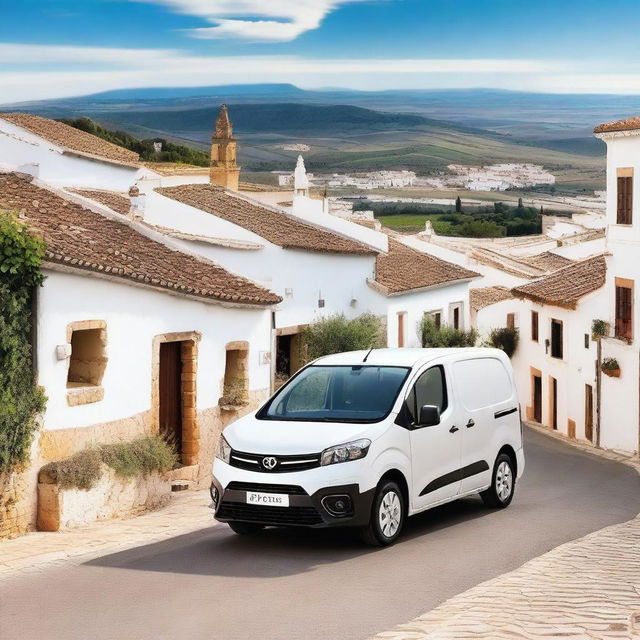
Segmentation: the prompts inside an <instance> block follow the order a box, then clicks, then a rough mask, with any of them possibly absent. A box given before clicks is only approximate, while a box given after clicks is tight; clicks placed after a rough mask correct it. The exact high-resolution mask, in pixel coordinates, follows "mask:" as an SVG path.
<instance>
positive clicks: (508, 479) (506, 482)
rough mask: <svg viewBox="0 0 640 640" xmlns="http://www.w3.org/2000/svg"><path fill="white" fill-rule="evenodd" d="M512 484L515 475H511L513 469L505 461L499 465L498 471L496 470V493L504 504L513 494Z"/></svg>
mask: <svg viewBox="0 0 640 640" xmlns="http://www.w3.org/2000/svg"><path fill="white" fill-rule="evenodd" d="M512 483H513V474H512V473H511V467H510V466H509V465H508V464H507V462H505V461H503V462H501V463H500V464H499V465H498V469H497V470H496V493H497V494H498V498H500V500H501V501H502V502H504V501H505V500H506V499H507V498H508V497H509V495H510V494H511V486H512Z"/></svg>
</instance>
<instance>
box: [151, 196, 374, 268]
mask: <svg viewBox="0 0 640 640" xmlns="http://www.w3.org/2000/svg"><path fill="white" fill-rule="evenodd" d="M156 191H157V192H158V193H160V194H161V195H163V196H166V197H167V198H172V199H173V200H177V201H178V202H182V203H183V204H187V205H190V206H192V207H195V208H196V209H201V210H202V211H206V212H208V213H212V214H213V215H215V216H217V217H218V218H222V219H224V220H227V221H229V222H232V223H233V224H236V225H238V226H240V227H243V228H244V229H247V230H249V231H251V232H253V233H255V234H257V235H259V236H261V237H262V238H264V239H265V240H268V241H269V242H271V243H273V244H276V245H278V246H280V247H283V248H285V249H305V250H307V251H320V252H324V253H351V254H362V255H366V254H374V253H376V252H375V251H374V250H373V249H371V248H369V247H367V246H366V245H364V244H361V243H359V242H356V241H355V240H351V239H350V238H345V237H343V236H339V235H338V234H336V233H332V232H331V231H325V230H324V229H318V228H317V227H314V226H312V225H310V224H307V223H305V222H303V221H301V220H297V219H295V218H292V217H291V216H288V215H286V214H285V213H280V212H279V211H276V210H275V209H270V208H268V207H263V206H262V205H260V204H257V203H253V202H250V201H248V200H245V199H244V198H241V197H239V196H234V195H231V194H230V193H229V192H228V191H225V190H224V189H223V188H221V187H216V186H214V185H210V184H185V185H180V186H177V187H161V188H159V189H156Z"/></svg>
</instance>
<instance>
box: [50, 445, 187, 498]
mask: <svg viewBox="0 0 640 640" xmlns="http://www.w3.org/2000/svg"><path fill="white" fill-rule="evenodd" d="M177 461H178V456H177V454H176V452H175V450H174V448H173V447H172V446H171V445H170V444H168V443H167V442H166V441H165V440H164V439H163V438H162V437H161V436H149V437H145V438H138V439H136V440H132V441H131V442H117V443H115V444H103V445H100V446H98V447H95V448H91V449H84V450H83V451H80V452H78V453H76V454H75V455H73V456H71V457H70V458H66V459H65V460H57V461H55V462H50V463H49V464H46V465H45V466H44V467H42V469H41V472H44V473H47V474H48V475H49V476H50V478H51V479H52V480H53V481H54V482H55V483H57V484H58V485H59V486H60V488H61V489H84V490H88V489H91V488H93V487H94V486H95V485H96V483H97V482H98V480H99V479H100V476H101V475H102V472H101V466H102V464H103V463H104V464H106V465H107V466H109V467H111V468H112V469H113V470H114V471H115V472H116V474H118V475H119V476H123V477H125V478H129V477H132V476H138V475H146V474H148V473H152V472H153V471H160V472H165V471H169V470H170V469H172V468H173V467H174V466H175V464H176V462H177Z"/></svg>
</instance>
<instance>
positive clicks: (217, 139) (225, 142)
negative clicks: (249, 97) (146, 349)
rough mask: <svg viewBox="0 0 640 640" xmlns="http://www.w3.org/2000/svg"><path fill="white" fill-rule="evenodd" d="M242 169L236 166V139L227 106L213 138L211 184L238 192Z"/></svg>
mask: <svg viewBox="0 0 640 640" xmlns="http://www.w3.org/2000/svg"><path fill="white" fill-rule="evenodd" d="M239 181H240V167H239V166H238V165H237V164H236V139H235V138H234V137H233V127H232V125H231V120H229V112H228V111H227V105H225V104H223V105H222V107H220V112H219V113H218V118H217V120H216V128H215V131H214V133H213V136H212V138H211V163H210V164H209V182H210V183H211V184H217V185H219V186H221V187H225V188H226V189H231V190H232V191H238V184H239Z"/></svg>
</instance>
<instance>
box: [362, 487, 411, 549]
mask: <svg viewBox="0 0 640 640" xmlns="http://www.w3.org/2000/svg"><path fill="white" fill-rule="evenodd" d="M405 510H406V506H405V498H404V495H403V493H402V491H401V489H400V487H399V486H398V484H397V483H396V482H394V481H393V480H385V481H382V482H381V483H380V484H379V485H378V490H377V491H376V495H375V497H374V499H373V504H372V507H371V515H370V517H369V524H368V525H367V526H366V527H364V529H362V539H363V540H364V542H366V543H367V544H370V545H372V546H375V547H382V546H386V545H389V544H393V543H394V542H395V541H396V540H397V538H398V536H399V535H400V533H401V532H402V525H403V524H404V519H405V515H406V511H405Z"/></svg>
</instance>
